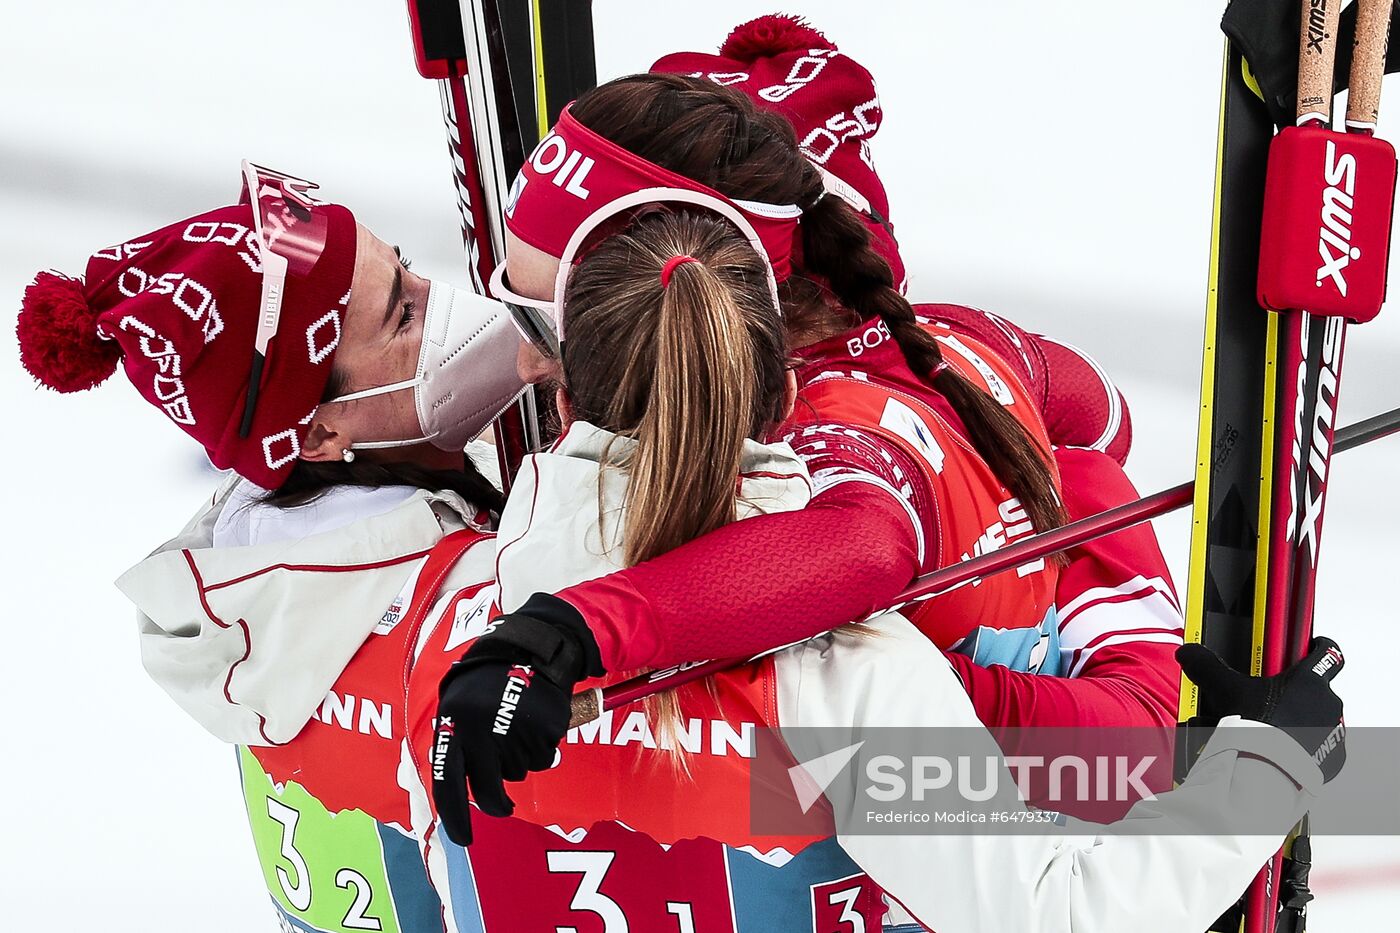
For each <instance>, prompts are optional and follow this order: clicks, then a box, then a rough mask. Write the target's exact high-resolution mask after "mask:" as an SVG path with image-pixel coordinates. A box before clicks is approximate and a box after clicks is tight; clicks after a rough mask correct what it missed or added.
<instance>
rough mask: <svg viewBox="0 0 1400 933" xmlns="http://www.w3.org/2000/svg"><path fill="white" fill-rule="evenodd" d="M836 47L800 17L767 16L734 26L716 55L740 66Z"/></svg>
mask: <svg viewBox="0 0 1400 933" xmlns="http://www.w3.org/2000/svg"><path fill="white" fill-rule="evenodd" d="M835 48H836V45H835V43H833V42H832V41H831V40H829V39H827V37H826V36H824V35H822V34H821V33H820V32H818V31H817V30H815V29H813V28H812V27H811V26H809V25H807V21H806V20H805V19H803V18H802V17H800V16H793V15H791V14H788V13H770V14H769V15H767V16H760V17H759V18H758V19H755V20H750V21H749V22H747V23H744V24H743V25H742V26H735V27H734V31H733V32H731V33H730V34H729V38H728V39H725V40H724V45H721V46H720V47H719V54H721V55H723V56H724V57H725V58H732V59H735V60H737V61H741V62H752V61H753V60H754V59H756V58H765V57H768V56H772V55H781V54H782V53H784V52H796V51H805V50H806V49H833V50H834V49H835Z"/></svg>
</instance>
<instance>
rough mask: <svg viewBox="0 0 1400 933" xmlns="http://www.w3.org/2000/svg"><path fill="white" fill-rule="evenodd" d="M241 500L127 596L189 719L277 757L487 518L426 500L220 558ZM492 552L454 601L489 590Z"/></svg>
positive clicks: (131, 579) (481, 551) (476, 562)
mask: <svg viewBox="0 0 1400 933" xmlns="http://www.w3.org/2000/svg"><path fill="white" fill-rule="evenodd" d="M239 489H240V484H239V482H238V481H237V480H236V479H235V480H232V481H230V482H229V483H226V484H225V485H224V486H223V487H222V488H221V489H220V490H219V492H218V493H217V494H216V495H215V496H214V499H213V501H212V502H211V503H210V504H209V506H207V507H206V508H204V509H203V510H202V511H201V512H200V513H199V514H198V515H196V516H195V517H194V518H193V519H192V520H191V521H190V523H189V524H188V525H186V526H185V529H184V530H183V531H182V532H180V534H179V535H177V536H176V537H174V538H172V539H171V540H169V541H167V542H166V543H165V544H163V545H161V546H160V547H159V548H157V549H156V551H155V553H153V554H151V555H150V556H149V557H147V558H146V559H145V560H143V561H141V563H139V564H137V565H136V566H135V567H133V568H131V569H130V570H128V571H127V572H126V573H125V574H123V575H122V576H121V578H120V579H118V580H117V587H118V588H119V589H120V590H121V591H122V592H123V593H125V594H126V596H127V598H129V599H130V600H131V601H132V602H133V603H135V604H136V607H137V609H138V610H139V612H138V618H137V624H138V632H139V638H140V644H141V660H142V663H143V664H144V665H145V667H146V671H147V673H149V674H150V675H151V677H152V679H154V680H155V681H156V683H158V684H160V686H161V687H162V688H163V689H164V690H165V692H166V693H168V694H170V696H171V698H172V699H173V700H174V701H175V702H176V703H177V704H179V706H180V707H181V708H182V709H183V710H184V711H185V712H187V713H189V714H190V715H191V716H193V717H194V719H195V720H196V721H197V722H198V723H199V724H200V725H202V726H204V728H206V729H208V730H209V731H210V732H211V733H213V734H214V735H215V736H216V737H218V738H220V739H222V740H224V741H226V742H231V743H236V744H240V745H277V744H282V743H285V742H288V741H290V740H291V739H292V738H294V737H295V736H296V734H297V733H298V732H300V731H301V729H302V727H303V726H304V725H305V724H306V722H307V721H308V720H309V719H310V718H311V717H312V714H313V713H315V712H316V710H317V709H318V708H319V707H320V705H321V702H322V701H323V700H324V699H325V697H326V692H327V691H328V690H329V689H330V688H331V685H332V684H334V683H335V681H336V678H338V677H339V676H340V674H341V672H342V671H343V670H344V669H345V665H346V664H348V663H349V661H350V659H351V657H352V656H353V655H354V654H355V652H356V651H357V650H358V649H359V647H360V646H361V645H362V644H363V643H364V641H365V639H366V638H368V637H369V636H370V633H371V632H373V631H374V628H375V626H376V625H378V624H379V623H380V621H381V620H382V619H384V618H385V613H386V612H388V611H389V610H390V607H391V606H392V605H393V604H394V603H395V600H397V599H401V598H402V602H407V593H406V591H407V590H409V589H410V588H411V585H412V582H413V579H414V577H415V574H416V572H417V571H418V569H419V568H421V567H422V565H423V561H424V559H425V555H426V554H427V552H428V551H429V550H430V549H431V548H432V546H433V545H434V544H436V543H437V542H438V541H440V540H441V539H442V538H443V536H445V535H447V534H450V533H452V532H454V531H458V530H461V529H463V528H466V527H468V526H469V525H470V524H471V522H472V516H474V515H475V512H476V510H475V509H473V508H471V507H470V506H468V505H467V503H466V502H464V501H463V500H462V498H461V497H460V496H458V495H457V494H456V493H453V492H447V491H442V492H428V491H425V490H416V491H414V492H413V493H411V494H410V495H409V497H408V499H407V501H405V502H404V503H403V504H402V505H399V506H398V507H397V508H393V509H392V510H390V511H388V512H385V513H383V514H375V515H371V516H370V517H368V518H362V519H360V520H358V521H354V522H352V523H350V524H346V525H343V526H341V527H339V528H336V529H334V530H329V531H324V532H322V533H320V534H313V535H310V536H308V537H292V538H286V539H283V540H276V541H271V542H270V543H267V544H254V545H251V546H247V547H214V546H213V543H212V542H213V534H214V528H215V525H216V524H217V523H219V519H220V516H222V515H223V514H224V510H225V509H232V508H239V507H246V505H247V501H246V497H240V496H239V495H238V494H237V491H238V490H239ZM259 508H266V507H265V506H264V507H259ZM306 508H312V507H311V506H308V507H306ZM227 518H228V516H225V523H224V524H225V525H227V524H228V522H227ZM313 524H314V523H313ZM490 551H491V549H490V548H473V549H472V550H471V551H470V552H468V555H467V556H466V557H465V558H464V559H463V561H462V562H461V563H459V564H458V566H457V567H456V568H454V570H453V572H452V574H451V575H450V576H449V577H448V579H447V581H446V586H445V587H444V589H448V588H452V587H454V586H465V585H468V584H470V583H475V582H479V581H480V580H483V579H489V578H490V575H491V566H490V559H491V557H492V556H494V555H493V554H491V553H489V552H490Z"/></svg>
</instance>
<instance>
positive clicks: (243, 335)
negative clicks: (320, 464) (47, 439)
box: [15, 205, 356, 489]
mask: <svg viewBox="0 0 1400 933" xmlns="http://www.w3.org/2000/svg"><path fill="white" fill-rule="evenodd" d="M316 210H317V211H319V212H323V213H324V216H325V217H326V220H327V237H326V246H325V249H324V250H323V252H322V254H321V256H320V258H319V259H318V260H317V261H316V264H315V266H314V267H313V268H312V269H311V271H310V273H309V274H308V275H306V276H304V277H300V276H299V277H288V280H287V285H286V289H285V292H284V298H283V304H282V317H281V320H280V322H279V324H278V329H277V335H276V336H275V337H273V339H272V342H271V344H269V346H268V352H267V361H266V364H265V368H264V373H263V382H262V389H261V391H260V394H259V396H258V402H257V409H256V411H255V412H254V417H253V424H252V430H251V431H249V432H248V436H247V437H240V436H239V427H240V424H241V421H242V418H243V406H244V400H245V397H246V394H247V390H248V380H249V378H250V376H251V373H252V363H253V341H254V336H255V334H256V331H257V321H258V308H259V305H260V304H261V301H262V258H261V257H262V254H261V250H260V248H259V244H258V239H257V233H256V232H255V231H254V229H253V226H252V223H253V215H252V207H251V206H249V205H239V206H234V207H221V208H219V209H217V210H213V211H209V212H208V213H205V214H200V215H198V216H195V217H190V218H187V219H185V220H181V221H178V222H176V223H173V224H171V225H170V226H168V227H164V228H162V229H160V230H157V231H155V232H154V233H148V234H146V235H145V236H139V237H136V238H134V239H131V240H128V241H127V242H125V243H119V244H118V245H116V246H112V247H109V248H107V249H103V250H98V251H97V252H96V253H94V254H93V255H92V256H91V258H89V260H88V263H87V271H86V274H85V275H84V276H83V277H82V278H73V277H70V276H66V275H62V274H60V273H56V272H41V273H39V274H38V275H37V276H35V278H34V282H33V284H31V285H30V286H29V287H28V288H27V289H26V290H25V292H24V300H23V304H22V307H21V309H20V313H19V319H18V323H17V324H16V327H15V330H16V333H17V335H18V337H19V351H20V360H21V362H22V363H23V364H24V368H25V369H27V370H29V372H30V374H31V375H33V377H34V378H35V379H36V380H38V382H39V383H40V384H41V385H44V386H47V387H48V388H51V389H54V390H56V391H59V392H78V391H82V390H84V389H91V388H93V387H94V386H96V385H98V384H99V383H101V382H102V381H103V380H105V379H107V378H108V377H109V376H111V375H112V373H113V372H115V371H116V368H117V364H118V363H122V364H123V365H124V368H125V370H126V375H127V378H129V379H130V380H131V382H132V384H133V385H135V386H136V388H137V390H138V391H139V392H140V393H141V395H142V396H143V397H144V398H145V399H146V401H148V402H150V403H151V404H152V405H155V406H156V407H157V408H159V409H161V411H163V412H165V414H166V415H167V416H168V417H169V418H170V420H172V421H174V422H175V423H176V424H178V425H179V426H180V427H181V429H183V430H184V431H185V433H186V434H188V435H190V436H191V437H193V438H194V439H195V440H197V441H199V442H200V443H201V444H202V445H204V448H205V450H206V451H207V452H208V454H209V459H210V460H211V461H213V463H214V465H215V466H216V467H219V468H220V469H231V470H234V471H235V472H237V473H238V474H239V475H240V476H242V477H244V478H245V479H248V480H250V481H252V482H254V483H256V484H258V485H259V486H262V487H263V488H265V489H275V488H277V487H278V486H280V485H281V484H282V482H283V480H285V479H286V477H287V474H288V473H290V472H291V468H292V464H293V463H294V462H295V461H296V459H297V457H298V456H299V455H300V453H301V443H302V441H303V440H305V436H306V431H307V430H308V427H309V424H310V418H311V414H312V413H313V412H314V411H315V409H316V405H317V404H318V403H319V402H320V400H321V395H322V393H323V392H324V391H325V387H326V380H327V379H328V378H329V377H330V372H331V365H332V362H333V360H334V358H335V349H336V346H337V345H338V344H339V342H340V332H341V323H342V321H343V319H344V314H345V306H346V305H347V304H348V302H349V298H350V281H351V278H352V276H353V275H354V270H355V237H356V231H355V218H354V217H353V216H352V215H351V214H350V212H349V211H348V210H346V209H345V208H343V207H339V206H337V205H321V206H319V207H317V208H316Z"/></svg>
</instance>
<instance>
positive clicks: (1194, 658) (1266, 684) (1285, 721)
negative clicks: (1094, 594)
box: [1176, 638, 1347, 783]
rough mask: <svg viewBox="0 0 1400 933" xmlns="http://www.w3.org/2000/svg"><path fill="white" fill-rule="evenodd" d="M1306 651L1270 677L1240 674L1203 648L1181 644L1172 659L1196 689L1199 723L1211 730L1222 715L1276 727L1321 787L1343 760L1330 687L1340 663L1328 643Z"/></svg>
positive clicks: (1338, 714) (1320, 641)
mask: <svg viewBox="0 0 1400 933" xmlns="http://www.w3.org/2000/svg"><path fill="white" fill-rule="evenodd" d="M1308 647H1309V649H1310V650H1309V652H1308V656H1307V657H1305V658H1303V660H1301V661H1299V662H1298V663H1297V664H1294V665H1293V666H1292V667H1290V668H1289V669H1288V670H1286V671H1284V672H1283V673H1282V674H1275V675H1274V676H1273V677H1250V676H1249V675H1248V674H1242V673H1240V672H1239V671H1237V670H1234V669H1233V668H1230V667H1228V666H1227V665H1226V664H1225V662H1224V661H1222V660H1220V656H1219V655H1218V654H1216V653H1215V652H1214V651H1211V650H1210V649H1209V648H1207V647H1206V646H1205V645H1194V644H1193V645H1182V646H1181V647H1180V648H1178V649H1176V659H1177V661H1179V662H1180V663H1181V669H1182V671H1183V672H1184V673H1185V674H1186V676H1187V677H1189V678H1191V681H1192V682H1193V683H1194V684H1195V685H1196V686H1197V687H1199V688H1200V707H1199V708H1200V714H1201V715H1200V718H1201V719H1202V720H1204V721H1205V722H1206V723H1207V724H1209V725H1214V724H1215V723H1216V722H1218V721H1219V720H1220V719H1222V718H1223V717H1225V716H1241V717H1243V718H1245V719H1252V720H1254V721H1255V722H1262V723H1267V724H1269V725H1271V726H1277V727H1278V728H1280V729H1282V730H1283V731H1284V732H1287V733H1288V734H1289V735H1290V736H1292V737H1293V738H1294V740H1295V741H1297V743H1298V744H1299V745H1301V746H1303V748H1304V749H1305V750H1306V751H1307V752H1308V754H1309V755H1312V757H1313V761H1315V762H1317V766H1318V767H1319V768H1321V769H1322V780H1323V782H1324V783H1325V782H1327V781H1330V780H1332V778H1334V777H1336V776H1337V773H1338V772H1339V771H1341V770H1342V764H1343V763H1344V762H1345V761H1346V758H1347V751H1346V725H1345V723H1344V722H1343V721H1342V699H1341V697H1339V696H1337V695H1336V694H1335V693H1333V692H1332V686H1331V680H1332V678H1333V677H1335V676H1337V672H1338V671H1340V670H1341V669H1342V664H1343V658H1342V651H1341V649H1340V648H1338V647H1337V643H1336V642H1334V641H1333V640H1332V639H1330V638H1314V639H1313V640H1312V643H1311V644H1310V645H1309V646H1308Z"/></svg>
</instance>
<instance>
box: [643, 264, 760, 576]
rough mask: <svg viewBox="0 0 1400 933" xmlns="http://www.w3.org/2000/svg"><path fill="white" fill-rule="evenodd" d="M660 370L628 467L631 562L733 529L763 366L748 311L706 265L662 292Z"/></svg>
mask: <svg viewBox="0 0 1400 933" xmlns="http://www.w3.org/2000/svg"><path fill="white" fill-rule="evenodd" d="M654 339H655V347H656V368H655V370H654V371H653V372H652V373H651V374H650V379H649V380H648V381H649V383H650V386H649V391H648V393H647V403H646V410H645V413H644V414H643V415H642V419H641V422H640V423H639V424H638V425H637V429H636V435H635V436H636V439H637V442H638V443H637V453H636V456H635V457H634V458H633V460H632V463H631V465H630V477H629V485H628V489H629V495H628V503H627V539H626V549H627V550H626V559H627V563H629V564H636V563H640V562H641V561H644V560H647V559H649V558H652V557H655V556H657V555H658V554H664V553H665V552H666V551H670V550H673V549H674V548H676V547H678V546H679V545H681V544H684V543H685V542H687V541H690V540H692V539H694V538H697V537H699V536H700V535H703V534H705V533H706V532H709V531H714V530H715V529H716V528H719V527H720V526H722V525H726V524H728V523H729V522H732V521H733V520H734V493H735V486H736V484H737V482H738V479H739V460H740V457H741V455H742V454H743V449H744V441H745V440H747V439H748V438H749V437H750V435H751V434H752V431H753V413H754V411H755V409H756V407H757V405H756V399H755V396H756V395H757V393H758V388H759V385H758V383H759V379H758V367H757V364H756V362H755V360H754V347H753V342H752V341H751V340H750V339H749V335H748V332H747V327H746V325H745V319H744V315H743V312H742V311H740V309H739V306H738V305H737V304H736V303H735V300H734V295H733V294H732V293H731V292H730V291H729V289H728V288H727V287H726V286H725V285H724V283H723V282H721V281H720V279H719V277H718V276H716V275H715V273H714V272H713V271H711V270H710V269H709V267H707V266H706V265H704V263H703V262H700V261H696V262H687V263H684V264H682V265H679V266H677V267H676V268H675V270H674V271H673V272H672V275H671V276H670V283H669V284H668V285H667V286H666V287H665V288H663V289H662V292H661V309H660V315H659V317H658V320H657V324H656V336H655V338H654Z"/></svg>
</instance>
